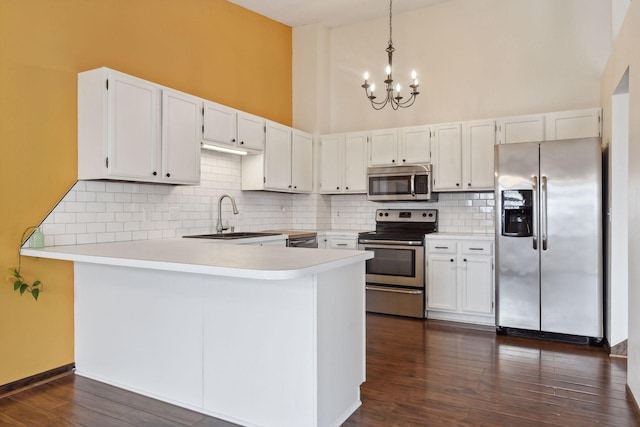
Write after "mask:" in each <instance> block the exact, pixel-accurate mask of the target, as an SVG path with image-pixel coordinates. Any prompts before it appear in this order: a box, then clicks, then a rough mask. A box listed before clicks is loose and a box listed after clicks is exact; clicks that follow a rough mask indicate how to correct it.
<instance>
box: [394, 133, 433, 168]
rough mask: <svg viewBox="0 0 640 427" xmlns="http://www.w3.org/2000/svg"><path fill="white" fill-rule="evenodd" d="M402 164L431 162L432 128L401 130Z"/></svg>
mask: <svg viewBox="0 0 640 427" xmlns="http://www.w3.org/2000/svg"><path fill="white" fill-rule="evenodd" d="M399 160H400V164H402V165H405V164H424V163H429V162H431V127H430V126H416V127H410V128H402V129H400V159H399Z"/></svg>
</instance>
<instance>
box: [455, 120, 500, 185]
mask: <svg viewBox="0 0 640 427" xmlns="http://www.w3.org/2000/svg"><path fill="white" fill-rule="evenodd" d="M495 144H496V122H495V120H481V121H473V122H464V123H463V124H462V183H463V186H462V187H463V189H464V190H493V179H494V174H495V171H494V147H495Z"/></svg>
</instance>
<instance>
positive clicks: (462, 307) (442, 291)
mask: <svg viewBox="0 0 640 427" xmlns="http://www.w3.org/2000/svg"><path fill="white" fill-rule="evenodd" d="M426 241H427V251H426V257H425V258H426V270H425V271H426V272H427V275H426V276H427V312H428V317H429V318H432V319H441V320H453V321H459V322H470V323H480V324H487V325H492V324H494V317H493V316H494V304H493V301H494V271H493V238H492V237H488V236H487V237H481V236H473V237H469V236H455V235H449V236H446V237H445V236H443V235H437V234H434V235H428V236H427V238H426Z"/></svg>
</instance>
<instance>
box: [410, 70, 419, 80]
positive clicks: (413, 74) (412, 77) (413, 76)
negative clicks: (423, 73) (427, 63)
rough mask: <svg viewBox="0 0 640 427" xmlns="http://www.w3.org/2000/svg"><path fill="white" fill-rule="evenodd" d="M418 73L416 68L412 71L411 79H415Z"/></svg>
mask: <svg viewBox="0 0 640 427" xmlns="http://www.w3.org/2000/svg"><path fill="white" fill-rule="evenodd" d="M417 76H418V75H417V74H416V70H413V71H411V79H412V80H415V79H416V77H417Z"/></svg>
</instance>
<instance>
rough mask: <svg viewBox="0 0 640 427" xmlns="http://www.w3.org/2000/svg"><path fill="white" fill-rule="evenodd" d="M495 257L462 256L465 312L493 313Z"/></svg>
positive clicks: (463, 304)
mask: <svg viewBox="0 0 640 427" xmlns="http://www.w3.org/2000/svg"><path fill="white" fill-rule="evenodd" d="M492 260H493V258H492V257H490V256H472V255H471V256H465V255H463V256H462V271H461V278H460V280H461V286H462V304H461V307H460V309H461V310H462V311H463V312H468V313H474V314H486V315H492V314H493V261H492Z"/></svg>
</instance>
